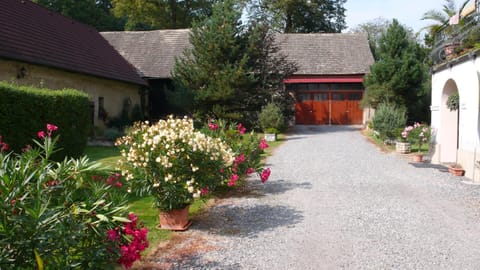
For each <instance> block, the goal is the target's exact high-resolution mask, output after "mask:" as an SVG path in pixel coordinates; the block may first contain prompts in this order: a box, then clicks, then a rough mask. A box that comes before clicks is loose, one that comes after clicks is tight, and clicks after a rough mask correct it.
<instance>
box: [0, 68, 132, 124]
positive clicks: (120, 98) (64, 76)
mask: <svg viewBox="0 0 480 270" xmlns="http://www.w3.org/2000/svg"><path fill="white" fill-rule="evenodd" d="M22 69H23V70H22ZM0 80H3V81H8V82H12V83H17V84H19V85H31V86H36V87H45V88H50V89H63V88H73V89H77V90H82V91H84V92H86V93H87V94H88V95H89V96H90V100H91V101H92V102H94V104H95V116H94V125H95V126H104V122H103V120H101V119H99V117H98V110H99V108H98V101H99V97H103V98H104V108H105V110H106V112H107V113H108V115H109V116H118V115H119V114H120V113H121V111H122V106H123V102H124V100H125V99H126V98H130V100H131V106H132V107H133V106H134V105H136V104H138V105H140V95H139V89H140V86H139V85H135V84H130V83H124V82H120V81H115V80H109V79H103V78H99V77H94V76H88V75H84V74H79V73H73V72H67V71H63V70H59V69H54V68H49V67H45V66H40V65H33V64H28V63H23V62H16V61H10V60H4V59H0Z"/></svg>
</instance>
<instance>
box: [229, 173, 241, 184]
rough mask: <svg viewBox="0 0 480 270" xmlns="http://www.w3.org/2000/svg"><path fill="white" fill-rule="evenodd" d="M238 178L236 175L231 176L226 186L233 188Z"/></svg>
mask: <svg viewBox="0 0 480 270" xmlns="http://www.w3.org/2000/svg"><path fill="white" fill-rule="evenodd" d="M238 178H239V177H238V175H237V174H232V175H231V176H230V181H229V182H228V186H230V187H232V186H234V185H235V184H236V183H237V181H238Z"/></svg>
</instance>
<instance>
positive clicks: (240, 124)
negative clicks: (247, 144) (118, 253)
mask: <svg viewBox="0 0 480 270" xmlns="http://www.w3.org/2000/svg"><path fill="white" fill-rule="evenodd" d="M237 130H238V133H240V134H245V132H246V131H247V129H246V128H245V127H244V126H243V125H242V123H239V124H238V125H237Z"/></svg>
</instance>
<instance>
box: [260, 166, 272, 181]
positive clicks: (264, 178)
mask: <svg viewBox="0 0 480 270" xmlns="http://www.w3.org/2000/svg"><path fill="white" fill-rule="evenodd" d="M270 173H271V171H270V168H267V169H265V170H263V172H262V174H261V175H260V178H261V180H262V183H265V182H267V180H268V178H269V177H270Z"/></svg>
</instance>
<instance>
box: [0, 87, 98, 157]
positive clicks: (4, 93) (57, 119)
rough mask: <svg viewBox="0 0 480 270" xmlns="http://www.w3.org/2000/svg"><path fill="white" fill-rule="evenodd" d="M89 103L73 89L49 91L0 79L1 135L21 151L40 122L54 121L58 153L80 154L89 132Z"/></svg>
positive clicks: (16, 149) (65, 154)
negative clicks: (56, 130) (58, 127)
mask: <svg viewBox="0 0 480 270" xmlns="http://www.w3.org/2000/svg"><path fill="white" fill-rule="evenodd" d="M89 106H90V102H89V98H88V96H87V94H85V93H83V92H80V91H77V90H72V89H64V90H48V89H39V88H34V87H24V86H15V85H12V84H7V83H3V82H0V115H1V117H0V134H2V136H3V138H4V140H5V141H8V142H9V144H10V146H11V148H12V150H14V151H15V152H17V153H18V152H20V150H21V149H22V148H24V147H25V146H26V145H27V144H29V143H30V142H31V138H32V137H34V136H36V132H37V131H38V130H40V129H42V128H43V124H42V123H56V124H58V125H59V126H62V127H63V128H62V130H61V131H59V136H60V139H59V141H58V146H59V148H60V149H62V150H61V151H60V152H59V153H57V155H58V156H57V157H58V159H61V158H62V157H63V156H71V157H79V156H80V155H81V154H82V153H83V150H84V148H85V146H86V144H87V138H88V133H89V131H90V112H89V108H90V107H89Z"/></svg>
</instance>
